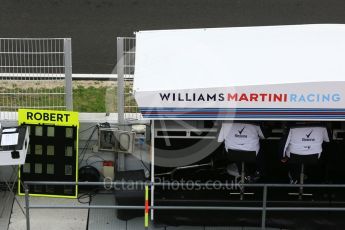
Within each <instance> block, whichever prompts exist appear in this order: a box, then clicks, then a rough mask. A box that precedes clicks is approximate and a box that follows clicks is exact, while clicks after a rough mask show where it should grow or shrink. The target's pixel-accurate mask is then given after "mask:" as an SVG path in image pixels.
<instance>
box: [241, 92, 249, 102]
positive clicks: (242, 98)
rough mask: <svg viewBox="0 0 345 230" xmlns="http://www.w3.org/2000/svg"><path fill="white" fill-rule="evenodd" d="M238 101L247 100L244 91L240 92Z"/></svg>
mask: <svg viewBox="0 0 345 230" xmlns="http://www.w3.org/2000/svg"><path fill="white" fill-rule="evenodd" d="M239 101H248V97H247V95H246V94H245V93H242V94H241V97H240V99H239Z"/></svg>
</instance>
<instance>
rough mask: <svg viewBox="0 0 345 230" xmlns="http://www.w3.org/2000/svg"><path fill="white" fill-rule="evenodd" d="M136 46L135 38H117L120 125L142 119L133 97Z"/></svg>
mask: <svg viewBox="0 0 345 230" xmlns="http://www.w3.org/2000/svg"><path fill="white" fill-rule="evenodd" d="M135 45H136V40H135V38H134V37H119V38H117V65H116V68H117V87H118V91H117V106H118V115H119V123H120V124H124V123H126V121H128V120H138V119H141V118H142V116H141V114H140V113H139V108H138V105H137V103H136V101H135V99H134V96H133V74H134V68H135ZM131 76H132V77H131Z"/></svg>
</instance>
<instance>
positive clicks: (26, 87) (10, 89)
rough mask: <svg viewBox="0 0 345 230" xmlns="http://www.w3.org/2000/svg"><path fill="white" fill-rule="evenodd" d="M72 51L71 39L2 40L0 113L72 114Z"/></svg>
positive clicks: (4, 114)
mask: <svg viewBox="0 0 345 230" xmlns="http://www.w3.org/2000/svg"><path fill="white" fill-rule="evenodd" d="M71 49H72V48H71V39H70V38H0V85H1V87H0V112H1V111H6V112H11V111H12V112H15V111H17V109H18V108H38V109H39V108H42V109H59V110H65V109H67V110H72V109H73V103H72V102H73V98H72V51H71ZM6 112H2V113H0V119H12V117H6V116H10V115H11V116H12V114H13V113H8V114H7V115H6ZM1 114H2V115H1Z"/></svg>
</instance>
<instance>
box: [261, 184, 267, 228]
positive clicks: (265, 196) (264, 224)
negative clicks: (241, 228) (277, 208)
mask: <svg viewBox="0 0 345 230" xmlns="http://www.w3.org/2000/svg"><path fill="white" fill-rule="evenodd" d="M266 207H267V185H264V191H263V198H262V216H261V229H266Z"/></svg>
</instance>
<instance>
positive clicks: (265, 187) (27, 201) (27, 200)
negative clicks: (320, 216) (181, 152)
mask: <svg viewBox="0 0 345 230" xmlns="http://www.w3.org/2000/svg"><path fill="white" fill-rule="evenodd" d="M23 184H24V188H25V210H26V225H27V230H30V209H127V210H140V209H142V210H145V205H144V204H143V206H125V205H109V206H106V205H87V206H69V205H30V196H29V189H28V186H29V185H61V186H63V185H80V186H100V185H103V186H104V185H107V186H109V185H111V186H113V187H115V186H119V185H120V186H121V185H122V186H123V185H140V186H151V187H155V186H156V187H159V186H169V185H172V183H167V182H164V183H160V182H155V183H151V182H123V181H115V182H78V183H75V182H51V181H26V182H23ZM173 185H175V186H176V185H177V186H188V184H187V183H173ZM198 186H201V187H209V186H210V184H208V183H199V184H198ZM217 186H219V187H226V186H228V184H222V183H217ZM238 186H242V187H257V188H258V187H260V188H262V189H263V195H262V206H261V207H221V206H150V207H149V209H150V210H210V211H211V210H212V211H261V229H266V214H267V211H345V206H344V207H337V208H334V207H267V194H268V188H294V187H296V188H299V187H301V186H302V187H304V188H307V187H309V188H345V184H238Z"/></svg>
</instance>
